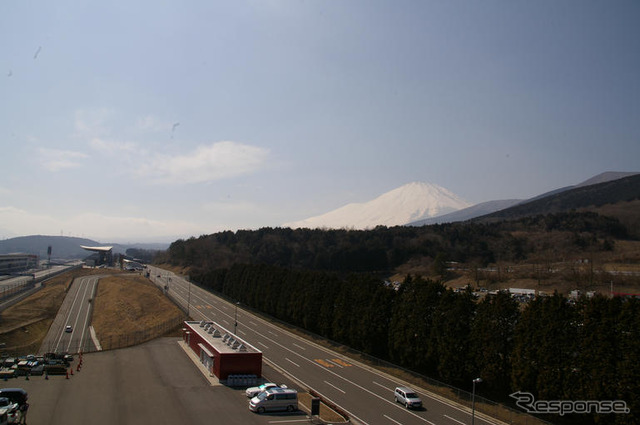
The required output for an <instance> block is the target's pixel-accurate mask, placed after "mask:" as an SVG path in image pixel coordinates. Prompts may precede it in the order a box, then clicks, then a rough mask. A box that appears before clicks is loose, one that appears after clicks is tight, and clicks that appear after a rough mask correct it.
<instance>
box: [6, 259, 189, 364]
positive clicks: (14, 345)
mask: <svg viewBox="0 0 640 425" xmlns="http://www.w3.org/2000/svg"><path fill="white" fill-rule="evenodd" d="M107 273H108V274H112V276H109V277H106V278H104V279H101V280H100V284H99V285H98V294H97V296H96V299H95V301H94V303H95V304H94V312H93V319H92V322H93V326H94V327H95V328H96V331H97V334H98V338H108V337H114V335H115V337H117V336H120V335H126V334H129V333H132V332H135V331H140V330H145V329H150V328H153V327H155V326H156V325H158V324H159V323H165V322H166V321H167V320H168V319H170V318H173V317H182V316H183V313H182V311H181V310H180V309H178V308H177V307H176V306H175V305H174V304H173V303H172V302H171V301H169V300H168V299H167V298H166V297H164V296H163V295H162V293H161V292H160V290H159V289H158V288H157V287H155V285H153V284H152V283H151V282H149V281H148V280H147V279H145V278H143V277H142V276H140V275H137V274H136V275H132V274H130V273H123V272H119V271H117V270H105V269H77V270H73V271H70V272H68V273H64V274H62V275H60V276H56V277H55V278H53V279H50V280H49V281H47V283H46V285H45V287H44V288H43V289H41V290H40V291H38V292H37V293H35V294H33V295H31V296H30V297H28V298H26V299H24V300H22V301H21V302H20V303H18V304H16V305H14V306H12V307H9V308H8V309H6V310H5V311H3V312H2V314H1V315H0V343H4V344H5V347H4V349H3V351H4V352H6V353H8V354H11V355H14V354H15V355H22V354H30V353H35V352H36V351H37V350H38V349H39V347H40V345H41V343H42V340H43V339H44V337H45V335H46V334H47V332H48V331H49V327H50V326H51V324H52V323H53V319H54V318H55V316H56V314H57V312H58V309H59V308H60V305H61V304H62V301H63V300H64V297H65V294H66V292H67V289H68V287H69V285H71V282H73V279H75V278H76V277H80V276H87V275H94V274H100V275H104V274H107Z"/></svg>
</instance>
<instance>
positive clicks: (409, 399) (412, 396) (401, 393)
mask: <svg viewBox="0 0 640 425" xmlns="http://www.w3.org/2000/svg"><path fill="white" fill-rule="evenodd" d="M394 397H395V400H396V403H402V404H404V405H405V407H406V408H407V409H417V408H419V407H422V400H420V397H418V394H417V393H416V392H415V391H414V390H412V389H411V388H407V387H397V388H396V390H395V391H394Z"/></svg>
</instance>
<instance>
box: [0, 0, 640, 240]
mask: <svg viewBox="0 0 640 425" xmlns="http://www.w3.org/2000/svg"><path fill="white" fill-rule="evenodd" d="M639 23H640V2H638V1H636V0H630V1H622V0H613V1H601V0H599V1H590V0H575V1H569V0H566V1H558V0H548V1H544V0H536V1H531V0H522V1H518V0H503V1H487V0H484V1H471V0H469V1H455V0H446V1H445V0H441V1H430V0H414V1H398V0H389V1H375V0H362V1H355V0H341V1H338V0H323V1H311V0H305V1H302V0H300V1H275V0H255V1H242V0H233V1H231V0H229V1H216V0H206V1H199V0H194V1H162V0H153V1H131V0H126V1H107V2H83V1H65V0H58V1H19V0H4V1H2V2H1V3H0V72H1V73H0V169H1V170H2V171H1V173H0V238H8V237H14V236H21V235H30V234H47V235H60V234H64V235H65V236H69V235H71V236H84V237H88V238H93V239H96V240H98V241H101V242H114V241H129V242H137V241H147V240H163V241H171V240H175V239H176V238H178V237H189V236H192V235H194V236H199V235H201V234H208V233H213V232H216V231H220V230H225V229H229V230H236V229H239V228H259V227H264V226H271V227H275V226H279V225H281V224H282V223H285V222H291V221H296V220H301V219H304V218H307V217H310V216H314V215H318V214H322V213H325V212H327V211H330V210H333V209H335V208H338V207H341V206H343V205H345V204H347V203H350V202H363V201H368V200H370V199H373V198H375V197H377V196H378V195H380V194H382V193H384V192H387V191H389V190H392V189H394V188H397V187H399V186H401V185H403V184H406V183H409V182H413V181H424V182H430V183H436V184H439V185H441V186H443V187H445V188H447V189H449V190H451V191H452V192H454V193H456V194H457V195H459V196H461V197H462V198H464V199H466V200H468V201H470V202H474V203H475V202H483V201H488V200H496V199H507V198H526V197H530V196H535V195H538V194H540V193H543V192H546V191H548V190H552V189H556V188H559V187H563V186H567V185H573V184H577V183H580V182H581V181H583V180H586V179H588V178H590V177H592V176H594V175H596V174H599V173H601V172H604V171H640V24H639Z"/></svg>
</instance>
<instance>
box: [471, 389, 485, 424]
mask: <svg viewBox="0 0 640 425" xmlns="http://www.w3.org/2000/svg"><path fill="white" fill-rule="evenodd" d="M480 382H482V379H480V378H476V379H474V380H473V391H472V392H471V425H474V422H475V416H476V384H479V383H480Z"/></svg>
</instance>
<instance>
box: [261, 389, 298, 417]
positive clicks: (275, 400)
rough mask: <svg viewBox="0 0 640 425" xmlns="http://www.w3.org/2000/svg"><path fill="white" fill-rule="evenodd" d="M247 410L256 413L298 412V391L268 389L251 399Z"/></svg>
mask: <svg viewBox="0 0 640 425" xmlns="http://www.w3.org/2000/svg"><path fill="white" fill-rule="evenodd" d="M249 410H251V411H252V412H258V413H264V412H272V411H275V410H286V411H288V412H293V411H295V410H298V391H296V390H293V389H291V388H269V389H268V390H266V391H263V392H261V393H260V394H258V395H257V396H255V397H253V398H252V399H251V401H250V402H249Z"/></svg>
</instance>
